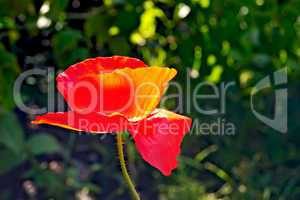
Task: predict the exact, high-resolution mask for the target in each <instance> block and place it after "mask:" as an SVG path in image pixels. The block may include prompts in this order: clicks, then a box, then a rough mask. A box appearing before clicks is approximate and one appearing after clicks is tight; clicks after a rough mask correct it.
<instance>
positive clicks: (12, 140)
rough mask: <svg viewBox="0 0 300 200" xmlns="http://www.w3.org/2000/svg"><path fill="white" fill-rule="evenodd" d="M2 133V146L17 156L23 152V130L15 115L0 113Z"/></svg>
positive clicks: (0, 135)
mask: <svg viewBox="0 0 300 200" xmlns="http://www.w3.org/2000/svg"><path fill="white" fill-rule="evenodd" d="M0 133H1V134H0V144H2V145H3V146H5V147H7V148H8V149H9V150H10V151H12V152H14V153H15V154H20V153H21V152H23V150H24V135H23V130H22V128H21V126H20V124H19V122H18V120H17V118H16V116H15V114H14V113H0Z"/></svg>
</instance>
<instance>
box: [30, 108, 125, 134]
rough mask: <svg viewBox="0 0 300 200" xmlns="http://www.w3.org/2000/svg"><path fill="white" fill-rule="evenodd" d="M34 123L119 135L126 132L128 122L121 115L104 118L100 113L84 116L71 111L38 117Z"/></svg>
mask: <svg viewBox="0 0 300 200" xmlns="http://www.w3.org/2000/svg"><path fill="white" fill-rule="evenodd" d="M32 123H33V124H49V125H53V126H59V127H62V128H66V129H71V130H76V131H85V132H90V133H118V132H122V131H124V130H126V127H127V124H128V121H127V119H126V118H124V117H123V116H121V115H113V116H104V115H101V114H99V113H91V114H86V115H84V114H79V113H76V112H72V111H70V112H57V113H47V114H45V115H41V116H37V117H36V119H35V120H34V121H32Z"/></svg>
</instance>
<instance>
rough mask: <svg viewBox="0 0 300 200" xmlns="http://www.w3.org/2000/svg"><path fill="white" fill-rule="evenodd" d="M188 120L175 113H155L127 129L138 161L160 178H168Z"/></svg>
mask: <svg viewBox="0 0 300 200" xmlns="http://www.w3.org/2000/svg"><path fill="white" fill-rule="evenodd" d="M191 123H192V121H191V119H190V118H188V117H185V116H182V115H178V114H176V113H173V112H170V111H167V110H163V109H156V110H155V111H154V112H153V114H151V116H150V117H149V118H147V119H144V120H142V121H140V122H138V123H137V124H133V125H132V126H131V127H130V130H129V131H130V133H131V135H132V136H133V138H134V141H135V144H136V147H137V149H138V151H139V153H140V154H141V156H142V158H143V159H144V160H145V161H146V162H148V163H149V164H150V165H152V166H153V167H155V168H157V169H159V170H160V171H161V173H162V174H164V175H165V176H169V175H170V174H171V172H172V170H173V169H175V168H176V167H177V156H178V155H179V154H180V145H181V142H182V140H183V137H184V135H185V134H186V133H187V132H188V131H189V129H190V127H191Z"/></svg>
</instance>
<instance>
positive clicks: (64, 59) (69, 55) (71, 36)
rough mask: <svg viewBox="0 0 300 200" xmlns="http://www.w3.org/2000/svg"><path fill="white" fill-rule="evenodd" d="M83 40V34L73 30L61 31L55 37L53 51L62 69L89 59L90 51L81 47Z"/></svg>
mask: <svg viewBox="0 0 300 200" xmlns="http://www.w3.org/2000/svg"><path fill="white" fill-rule="evenodd" d="M82 39H83V38H82V34H81V32H80V31H77V30H72V29H68V30H64V31H61V32H59V33H57V34H56V35H55V36H53V39H52V45H53V51H54V55H55V58H56V60H57V62H58V63H59V65H60V67H67V66H69V65H71V64H73V63H74V62H78V61H80V60H82V59H84V58H86V57H88V50H87V49H85V48H81V47H79V42H80V41H81V40H82Z"/></svg>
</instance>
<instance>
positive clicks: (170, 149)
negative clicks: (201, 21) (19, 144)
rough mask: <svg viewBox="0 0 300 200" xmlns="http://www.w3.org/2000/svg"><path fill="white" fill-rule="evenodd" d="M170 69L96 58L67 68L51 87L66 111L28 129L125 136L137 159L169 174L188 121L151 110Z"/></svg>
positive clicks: (49, 115)
mask: <svg viewBox="0 0 300 200" xmlns="http://www.w3.org/2000/svg"><path fill="white" fill-rule="evenodd" d="M175 75H176V70H175V69H172V68H164V67H148V66H147V65H146V64H145V63H144V62H142V61H141V60H138V59H135V58H130V57H123V56H112V57H97V58H93V59H87V60H85V61H82V62H80V63H77V64H74V65H72V66H70V67H69V68H68V69H67V70H65V71H64V72H63V73H60V74H59V75H58V76H57V79H56V80H57V88H58V91H59V92H60V93H61V94H62V95H63V97H64V98H65V100H66V101H67V103H68V105H69V107H70V109H71V110H70V111H69V112H57V113H47V114H45V115H42V116H38V117H36V119H35V120H34V121H33V122H32V123H34V124H50V125H54V126H60V127H63V128H67V129H72V130H76V131H86V132H90V133H95V134H97V133H121V132H123V131H126V130H127V131H129V132H130V134H131V135H132V136H133V138H134V141H135V144H136V147H137V149H138V151H139V153H140V154H141V156H142V158H143V159H144V160H145V161H147V162H148V163H149V164H150V165H152V166H154V167H156V168H157V169H159V170H160V171H161V172H162V173H163V174H164V175H170V174H171V171H172V170H173V169H174V168H176V167H177V160H176V157H177V156H178V154H179V153H180V145H181V142H182V139H183V137H184V135H185V134H186V133H187V132H188V131H189V129H190V126H191V119H190V118H188V117H185V116H181V115H178V114H176V113H173V112H170V111H167V110H164V109H156V107H157V105H158V103H159V101H160V98H161V96H162V94H163V92H164V90H165V89H166V86H167V83H168V82H169V81H170V80H171V79H172V78H173V77H174V76H175Z"/></svg>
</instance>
